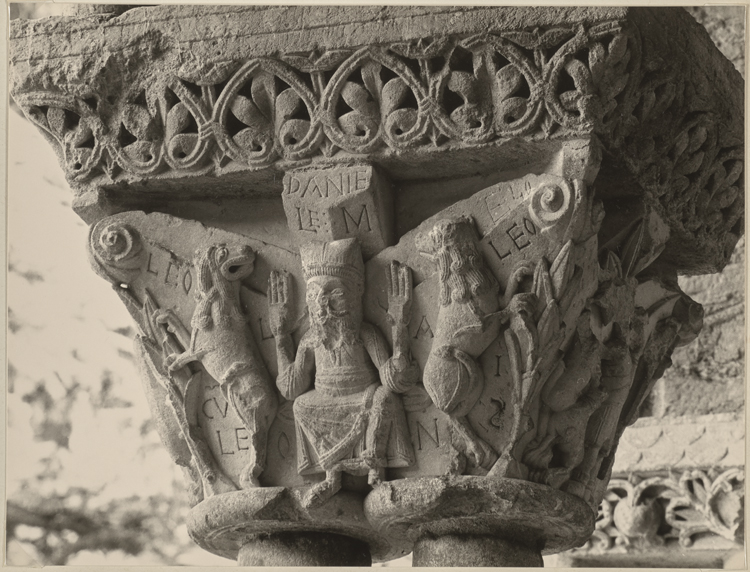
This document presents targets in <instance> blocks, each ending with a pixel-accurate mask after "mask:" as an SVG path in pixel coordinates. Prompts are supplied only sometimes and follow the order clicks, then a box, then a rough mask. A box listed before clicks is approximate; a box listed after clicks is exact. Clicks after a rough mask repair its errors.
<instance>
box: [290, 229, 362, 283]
mask: <svg viewBox="0 0 750 572" xmlns="http://www.w3.org/2000/svg"><path fill="white" fill-rule="evenodd" d="M299 253H300V257H301V258H302V271H303V272H304V275H305V280H309V279H310V278H313V277H315V276H333V277H336V278H341V279H342V280H346V281H347V282H351V283H353V284H356V285H358V286H360V287H361V286H364V281H365V265H364V262H363V261H362V250H361V248H360V246H359V243H358V242H357V240H356V239H354V238H345V239H343V240H334V241H332V242H310V243H308V244H305V245H302V246H301V247H300V251H299Z"/></svg>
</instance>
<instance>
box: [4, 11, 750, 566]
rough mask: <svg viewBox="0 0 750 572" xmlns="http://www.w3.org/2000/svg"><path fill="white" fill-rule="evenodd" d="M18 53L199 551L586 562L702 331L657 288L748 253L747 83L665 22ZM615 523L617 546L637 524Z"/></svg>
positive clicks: (543, 18)
mask: <svg viewBox="0 0 750 572" xmlns="http://www.w3.org/2000/svg"><path fill="white" fill-rule="evenodd" d="M146 22H148V25H146ZM214 29H220V30H221V34H220V35H219V36H216V35H215V34H214V33H213V32H212V30H214ZM258 30H264V32H263V33H260V32H258ZM446 31H449V34H447V33H446ZM64 38H67V39H64ZM11 51H12V70H13V77H12V92H13V96H14V98H15V99H16V101H17V102H18V103H19V105H20V106H21V107H22V109H23V110H24V112H25V113H26V114H27V115H28V116H29V118H30V119H31V120H32V121H34V122H35V123H36V124H37V125H38V126H39V127H40V129H41V130H42V132H43V133H45V134H46V136H47V137H48V139H49V140H50V142H51V143H52V144H53V146H55V148H56V150H57V151H58V153H59V156H60V160H61V163H62V165H63V167H64V168H65V169H66V172H67V174H68V178H69V181H70V182H71V184H72V186H74V188H75V190H76V203H75V208H76V209H77V211H78V212H79V213H80V214H81V216H82V217H84V219H85V220H86V221H87V222H89V223H91V224H92V234H91V240H90V244H89V248H90V251H91V259H92V264H93V266H94V269H95V270H96V271H97V272H98V273H99V274H100V275H101V276H103V277H104V278H105V279H107V280H108V281H110V282H111V283H112V285H113V288H114V289H115V291H116V292H117V294H118V295H119V296H120V298H121V299H122V300H123V301H124V302H125V304H126V305H127V306H128V308H129V310H130V311H131V313H132V315H133V317H134V318H135V320H136V322H137V323H138V325H139V329H140V332H139V336H138V338H137V346H136V347H137V350H138V355H139V357H140V360H141V362H142V366H143V367H142V370H143V374H144V379H145V382H146V387H147V393H148V394H149V396H150V399H151V405H152V408H153V410H154V416H155V418H156V419H157V421H158V422H159V423H160V426H161V429H162V434H163V439H164V441H165V443H166V444H167V447H168V448H169V450H170V452H171V453H172V455H173V458H174V459H175V461H176V462H177V463H178V464H180V465H182V466H184V467H185V468H186V472H187V475H188V481H189V482H190V483H191V485H192V494H193V501H194V502H195V503H197V504H196V506H195V507H194V508H193V510H192V512H191V515H190V523H189V530H190V533H191V536H192V537H193V538H194V539H195V540H196V542H197V543H199V544H200V545H201V546H203V547H204V548H206V549H207V550H210V551H212V552H215V553H217V554H221V555H225V556H228V557H232V558H237V557H238V555H239V558H240V560H241V561H242V562H243V563H248V564H253V563H259V561H258V560H257V558H259V557H260V556H259V554H260V552H262V549H261V548H259V547H260V546H261V545H262V544H263V543H264V542H267V541H266V540H264V539H263V538H262V537H261V536H258V535H260V534H262V533H272V537H271V538H270V542H271V546H272V548H271V549H269V550H268V551H267V552H269V554H278V555H279V558H278V559H275V560H274V561H273V563H279V564H281V563H292V562H298V561H299V554H298V553H299V551H300V550H301V549H302V544H304V543H305V542H307V540H310V539H311V537H310V536H309V534H310V533H315V534H314V536H317V538H318V539H319V540H320V539H323V538H327V537H326V536H319V535H320V534H323V535H327V534H337V535H343V536H345V537H347V538H349V539H353V540H352V542H351V544H352V546H353V550H352V551H349V552H347V554H348V556H347V557H346V558H343V559H342V562H343V563H348V564H356V563H362V562H363V561H362V560H361V557H362V554H363V552H362V550H359V548H357V547H360V548H361V546H362V544H361V543H366V544H367V545H368V546H369V551H370V554H371V556H372V559H373V561H378V560H388V559H391V558H394V557H396V556H399V555H402V554H405V553H407V552H409V551H410V550H411V549H412V548H413V547H414V546H416V547H417V548H416V550H417V553H416V555H415V559H416V561H417V563H420V562H422V563H425V564H436V563H448V564H452V563H458V561H457V559H453V558H452V559H449V560H448V561H447V562H446V560H445V558H444V556H446V557H447V554H452V555H453V556H454V557H455V556H456V555H457V554H460V552H461V551H460V550H459V551H455V550H453V551H452V550H451V547H455V546H457V545H458V544H461V543H465V542H468V543H469V544H472V545H474V548H477V547H480V548H481V547H483V548H481V550H479V551H476V550H474V552H475V554H477V555H479V556H478V560H477V561H476V562H475V561H472V563H477V564H498V563H502V562H505V563H506V564H507V563H516V564H530V563H536V564H538V563H539V557H540V554H539V551H541V552H544V553H553V552H555V551H559V550H564V549H567V548H571V547H574V546H578V545H580V544H582V543H583V542H584V541H585V539H586V538H587V537H588V536H589V535H590V533H591V531H592V530H593V529H594V514H595V510H596V507H597V505H598V504H599V502H600V501H601V500H602V499H604V500H607V495H608V494H610V493H611V491H609V492H608V489H607V485H608V482H609V479H610V477H611V475H612V471H613V465H614V459H615V452H616V450H617V446H618V443H619V442H620V441H621V440H622V439H623V432H624V430H625V428H626V427H627V426H628V425H631V424H632V423H633V422H634V421H636V419H637V418H638V416H639V412H640V411H641V410H642V408H643V404H644V403H646V401H647V397H648V395H649V393H650V392H651V390H652V389H653V387H654V384H655V383H656V382H657V380H658V379H659V378H660V377H661V376H662V374H663V373H664V370H665V369H666V368H667V367H668V366H669V365H670V363H671V361H670V359H671V358H670V356H671V354H672V352H673V350H674V349H675V347H677V346H681V345H685V344H687V343H689V342H691V341H693V340H694V339H695V338H696V336H697V335H698V332H699V331H700V329H701V326H702V321H703V310H702V308H701V306H700V304H697V303H696V302H694V301H693V300H692V299H691V298H690V297H689V296H688V295H686V294H685V293H684V292H682V291H681V290H680V288H679V285H678V282H677V275H678V273H688V274H691V273H692V274H695V273H701V272H705V271H707V270H712V269H717V268H721V267H722V266H723V265H724V264H725V263H726V261H727V260H728V258H729V256H730V254H731V250H732V248H733V247H734V245H735V243H736V241H737V239H738V237H739V235H740V234H741V231H742V227H743V218H742V212H743V209H744V195H743V192H742V172H743V164H742V125H741V121H739V118H740V117H741V113H742V97H741V93H740V92H741V89H740V88H741V81H740V78H739V76H738V75H737V73H736V72H735V70H734V69H733V68H732V66H731V64H729V63H728V62H727V61H726V59H724V58H723V57H722V56H721V55H720V54H718V52H717V51H716V49H715V47H714V46H713V45H712V44H711V41H710V39H709V38H708V37H707V36H706V34H705V32H704V31H703V30H701V29H700V27H699V26H698V25H697V24H696V23H695V22H694V21H693V20H692V19H691V17H690V16H689V15H688V14H687V13H685V12H684V11H682V10H670V9H640V8H612V9H590V8H564V9H557V8H554V9H553V8H550V9H536V8H498V7H474V8H468V7H465V8H460V7H383V8H374V7H364V8H327V7H292V8H286V7H283V8H277V7H273V8H259V7H210V8H209V7H200V6H191V7H180V8H173V7H157V8H148V9H145V8H144V9H134V10H129V11H127V12H126V13H124V14H123V15H122V16H120V17H117V18H112V17H108V16H92V17H88V18H77V19H69V20H64V19H63V20H47V21H40V22H36V23H17V24H16V25H15V26H14V29H13V32H12V50H11ZM336 181H338V183H336ZM345 182H346V184H345ZM282 189H283V190H282ZM350 191H353V192H350ZM308 194H309V196H308ZM355 207H357V208H355ZM349 208H351V209H352V210H347V209H349ZM151 211H161V212H153V213H152V214H146V212H151ZM303 211H304V213H303ZM303 214H304V216H303ZM347 215H348V218H347ZM201 223H202V224H201ZM311 229H314V230H315V232H311ZM274 380H275V383H274ZM642 434H643V435H644V437H645V438H649V436H651V437H653V435H650V434H649V432H648V430H643V431H642ZM697 437H700V435H698V436H697ZM697 437H696V439H697ZM685 447H688V445H685ZM645 456H646V457H647V456H648V455H645ZM714 477H716V478H714ZM696 478H697V477H695V478H694V476H689V477H686V479H687V480H690V479H693V480H694V481H695V482H696V483H697V482H698V481H700V482H701V483H703V484H702V486H703V487H704V488H705V489H706V490H709V489H710V490H711V491H712V492H711V495H709V496H710V497H711V498H712V499H714V498H717V499H718V498H719V497H720V496H721V494H724V493H722V492H721V491H725V489H726V487H727V486H730V485H731V486H734V485H732V484H731V483H730V482H729V481H732V479H734V481H737V480H738V478H739V477H738V476H737V475H730V476H725V477H720V476H716V475H708V474H706V475H705V478H703V477H700V478H697V480H696ZM722 479H723V480H722ZM683 480H685V479H683ZM709 481H710V482H709ZM734 481H732V482H734ZM686 482H687V481H686ZM691 482H692V481H691ZM717 483H718V484H717ZM657 485H658V487H662V488H665V487H666V488H667V489H669V488H670V487H672V484H670V483H668V482H666V481H665V482H661V481H660V482H659V483H658V484H657ZM648 486H650V484H649V485H644V486H643V487H642V488H643V489H644V490H646V489H647V488H648ZM675 486H676V487H677V488H678V489H679V487H681V486H683V483H682V481H681V482H680V483H678V484H677V485H675ZM686 486H687V487H688V489H689V490H690V491H694V490H695V486H697V485H693V484H690V485H686ZM712 487H713V488H712ZM239 489H242V490H239ZM714 489H716V494H714V492H713V491H714ZM659 490H661V489H659ZM670 490H676V489H675V488H674V487H672V489H670ZM720 493H721V494H720ZM639 494H640V493H639ZM639 494H635V492H633V493H632V494H630V497H632V499H634V500H633V501H632V502H630V501H628V502H622V501H621V500H618V501H617V504H616V506H615V507H614V508H613V510H614V511H615V512H616V513H617V514H616V515H615V516H614V517H613V519H614V520H613V522H615V523H616V524H617V526H618V527H619V528H620V529H622V530H623V531H624V532H623V534H624V535H625V536H628V535H630V536H632V535H635V534H637V533H638V530H639V527H641V528H643V527H645V528H646V529H648V530H649V531H651V529H652V528H653V526H654V522H656V521H655V519H654V518H653V517H654V515H652V514H650V513H649V510H650V509H649V508H648V507H647V506H646V505H647V504H648V503H647V502H645V501H643V500H642V499H641V497H640V496H639ZM691 494H693V493H692V492H691ZM727 494H728V493H727ZM626 496H627V495H626ZM704 496H705V495H704ZM726 496H727V495H726V494H725V495H724V497H726ZM630 497H628V498H630ZM724 497H721V498H722V499H724V500H726V499H725V498H724ZM618 498H621V497H618ZM643 498H646V497H643ZM727 498H728V497H727ZM724 500H722V501H721V502H719V501H717V502H719V504H722V503H724ZM733 502H734V501H733V500H726V503H724V504H726V506H727V507H729V508H727V510H725V511H724V512H726V515H725V516H726V517H727V518H729V520H730V521H731V519H732V518H733V517H732V515H731V510H730V508H731V506H733V505H732V503H733ZM628 503H630V504H628ZM670 503H671V504H669V506H668V507H667V509H668V511H669V510H673V512H674V511H675V510H677V508H679V507H678V506H677V504H675V503H672V502H671V501H670ZM735 504H736V503H735ZM630 505H632V506H630ZM613 506H614V505H613ZM680 506H682V505H680ZM712 506H713V505H712ZM628 507H630V508H631V509H632V510H626V509H628ZM644 507H646V508H644ZM670 507H671V508H670ZM718 510H719V511H720V512H721V511H722V510H723V509H718ZM668 514H671V513H668ZM673 516H674V515H673ZM678 517H680V515H677V516H674V519H673V520H674V523H677V521H678V520H680V518H681V517H680V518H678ZM670 518H671V517H670ZM682 520H685V519H684V518H682ZM727 522H728V524H727V526H726V528H727V530H731V531H734V530H736V527H735V523H734V521H731V522H729V521H727ZM674 523H673V526H674V527H675V528H679V527H680V525H679V524H674ZM695 526H697V527H698V529H700V526H703V525H702V524H701V523H698V524H696V525H695ZM694 528H695V527H694ZM714 528H715V527H714ZM709 529H710V530H713V529H711V528H710V527H709ZM691 530H692V529H691ZM696 530H697V529H696ZM701 530H702V529H701ZM722 530H723V529H722ZM683 532H684V531H681V532H680V535H681V536H680V538H683V536H684V537H686V538H688V539H690V538H691V537H692V532H691V531H690V530H688V531H687V532H685V534H684V535H683V534H682V533H683ZM294 533H301V535H300V536H299V537H297V538H296V539H292V540H291V543H292V544H291V545H289V544H285V539H286V540H289V539H290V538H292V537H290V536H289V535H290V534H294ZM649 534H651V533H649ZM456 535H458V536H459V537H462V538H463V539H464V540H460V539H459V538H457V537H456ZM489 537H492V538H496V539H499V540H500V541H501V542H500V543H499V544H498V546H497V547H496V548H501V550H494V551H492V550H488V549H487V544H488V543H490V540H489ZM304 539H307V540H304ZM322 542H323V543H324V545H325V543H327V542H328V540H323V541H322ZM300 543H302V544H300ZM510 545H512V547H510ZM524 547H525V548H524ZM326 553H327V550H326V549H322V552H321V554H326ZM532 553H533V554H532ZM428 554H429V555H428ZM514 555H515V556H514ZM516 556H518V558H519V559H518V560H514V558H516ZM503 559H504V560H503ZM299 562H301V561H299ZM464 564H465V562H464Z"/></svg>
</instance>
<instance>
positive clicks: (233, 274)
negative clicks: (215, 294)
mask: <svg viewBox="0 0 750 572" xmlns="http://www.w3.org/2000/svg"><path fill="white" fill-rule="evenodd" d="M206 256H207V257H211V258H212V263H213V264H214V265H215V268H216V269H217V270H218V272H219V273H220V274H221V276H222V277H224V278H225V279H226V280H229V281H230V282H234V281H235V280H242V279H243V278H245V277H246V276H250V274H252V272H253V270H254V268H255V252H253V250H252V249H251V248H250V247H249V246H247V245H246V244H242V245H237V246H235V245H227V244H216V245H214V246H210V247H208V250H207V251H206Z"/></svg>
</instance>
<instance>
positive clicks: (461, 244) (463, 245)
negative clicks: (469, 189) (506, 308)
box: [422, 216, 499, 306]
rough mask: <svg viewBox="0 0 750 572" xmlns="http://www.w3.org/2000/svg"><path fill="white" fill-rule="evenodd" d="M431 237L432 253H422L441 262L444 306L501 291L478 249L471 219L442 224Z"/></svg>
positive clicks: (441, 290) (441, 294) (442, 300)
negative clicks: (486, 293)
mask: <svg viewBox="0 0 750 572" xmlns="http://www.w3.org/2000/svg"><path fill="white" fill-rule="evenodd" d="M428 236H429V239H428V240H426V241H424V242H426V243H427V244H426V245H425V246H426V247H427V248H428V250H426V251H425V252H422V254H423V255H426V256H427V257H428V258H430V259H432V260H435V261H436V262H437V266H438V275H439V278H440V303H441V305H443V306H446V305H448V304H450V303H451V302H452V301H454V302H468V301H469V299H470V298H471V297H472V296H477V295H481V294H483V293H485V292H491V291H497V290H498V289H499V286H498V283H497V280H495V277H494V276H493V275H492V273H490V271H489V270H488V269H487V267H486V265H485V263H484V259H483V258H482V255H481V253H480V252H479V249H478V248H477V242H478V239H479V237H478V236H477V232H476V230H475V228H474V221H473V220H472V219H471V218H470V217H465V216H461V217H455V218H450V219H443V220H441V221H438V222H437V223H436V224H435V226H434V227H433V228H432V230H431V231H430V233H429V235H428ZM424 242H423V244H424Z"/></svg>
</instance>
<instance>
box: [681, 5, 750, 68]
mask: <svg viewBox="0 0 750 572" xmlns="http://www.w3.org/2000/svg"><path fill="white" fill-rule="evenodd" d="M685 9H686V10H687V11H688V12H690V14H692V16H693V18H695V19H696V20H697V21H698V22H700V23H701V24H702V25H703V26H704V27H705V28H706V31H707V32H708V33H709V35H710V36H711V39H712V40H713V41H714V44H716V47H717V48H719V50H721V53H722V54H724V55H725V56H726V58H727V59H728V60H729V61H730V62H732V63H733V64H734V67H735V68H737V71H738V72H740V73H741V74H742V75H743V76H744V75H745V11H746V10H747V7H745V6H711V7H700V6H688V7H686V8H685Z"/></svg>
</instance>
